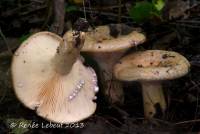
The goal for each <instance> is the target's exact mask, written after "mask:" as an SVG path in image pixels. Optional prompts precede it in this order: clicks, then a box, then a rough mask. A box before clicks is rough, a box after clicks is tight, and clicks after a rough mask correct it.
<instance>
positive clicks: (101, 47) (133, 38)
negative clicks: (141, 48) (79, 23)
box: [64, 24, 146, 52]
mask: <svg viewBox="0 0 200 134" xmlns="http://www.w3.org/2000/svg"><path fill="white" fill-rule="evenodd" d="M71 32H72V31H68V32H66V33H65V35H64V37H65V38H67V37H68V35H69V34H71ZM145 39H146V38H145V36H144V34H142V33H139V32H137V31H133V29H132V28H131V27H129V26H126V25H123V24H111V25H105V26H98V27H96V28H95V29H94V30H93V29H90V30H89V31H88V32H86V38H85V43H84V46H83V48H82V50H81V51H83V52H114V51H120V50H126V49H128V48H130V47H133V46H137V45H139V44H141V43H143V42H144V41H145Z"/></svg>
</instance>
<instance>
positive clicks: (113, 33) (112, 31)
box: [108, 24, 120, 38]
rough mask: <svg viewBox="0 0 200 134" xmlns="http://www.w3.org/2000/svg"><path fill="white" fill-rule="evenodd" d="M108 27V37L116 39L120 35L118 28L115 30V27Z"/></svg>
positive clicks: (112, 25)
mask: <svg viewBox="0 0 200 134" xmlns="http://www.w3.org/2000/svg"><path fill="white" fill-rule="evenodd" d="M108 26H109V29H110V35H111V36H112V37H114V38H117V36H118V35H119V33H120V32H119V30H118V28H117V25H114V24H111V25H108Z"/></svg>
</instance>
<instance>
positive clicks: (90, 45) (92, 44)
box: [64, 24, 145, 104]
mask: <svg viewBox="0 0 200 134" xmlns="http://www.w3.org/2000/svg"><path fill="white" fill-rule="evenodd" d="M68 34H70V31H69V32H67V33H66V34H65V35H64V36H66V37H67V36H68ZM144 41H145V36H144V35H143V34H142V33H139V32H137V31H133V29H132V28H131V27H129V26H126V25H123V24H111V25H109V26H98V27H97V28H95V29H92V30H91V29H90V30H89V32H87V33H86V39H85V43H84V44H85V45H84V46H83V48H82V49H81V52H85V53H87V54H89V55H90V56H91V57H93V58H94V59H95V61H96V62H97V63H98V65H99V67H100V79H101V80H100V81H101V84H102V85H103V93H104V95H105V96H106V98H107V99H108V100H109V102H110V103H118V104H122V103H123V100H124V94H123V88H122V85H121V83H120V82H119V81H118V80H116V79H114V78H113V66H114V65H115V63H116V62H117V61H118V60H119V59H120V58H121V57H122V55H123V54H124V53H125V52H126V51H127V50H128V49H129V48H131V47H135V46H137V45H139V44H141V43H143V42H144Z"/></svg>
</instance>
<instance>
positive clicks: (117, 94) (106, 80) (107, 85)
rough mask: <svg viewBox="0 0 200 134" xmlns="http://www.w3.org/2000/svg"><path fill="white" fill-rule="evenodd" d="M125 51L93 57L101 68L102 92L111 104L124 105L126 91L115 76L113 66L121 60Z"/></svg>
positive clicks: (98, 54)
mask: <svg viewBox="0 0 200 134" xmlns="http://www.w3.org/2000/svg"><path fill="white" fill-rule="evenodd" d="M124 52H125V51H119V52H113V53H112V52H107V53H106V52H102V53H95V54H94V55H93V57H94V59H95V61H96V62H97V63H98V65H99V67H100V81H101V85H102V87H103V88H102V92H103V94H104V95H105V97H106V98H107V100H108V101H109V102H110V103H111V104H123V102H124V91H123V87H122V84H121V82H120V81H118V80H117V79H115V77H114V75H113V66H114V65H115V64H116V62H117V61H118V60H119V59H120V58H121V56H122V55H123V54H124Z"/></svg>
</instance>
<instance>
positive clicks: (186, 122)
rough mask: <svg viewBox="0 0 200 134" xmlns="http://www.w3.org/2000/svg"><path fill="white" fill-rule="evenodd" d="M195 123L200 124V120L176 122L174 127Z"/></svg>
mask: <svg viewBox="0 0 200 134" xmlns="http://www.w3.org/2000/svg"><path fill="white" fill-rule="evenodd" d="M197 122H200V119H195V120H187V121H182V122H177V123H175V124H174V125H182V124H188V123H197Z"/></svg>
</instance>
